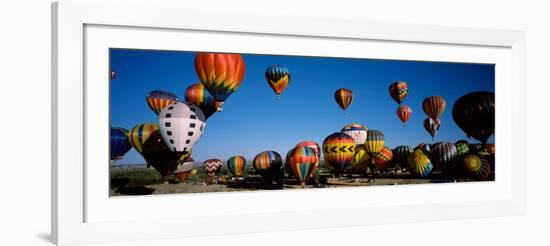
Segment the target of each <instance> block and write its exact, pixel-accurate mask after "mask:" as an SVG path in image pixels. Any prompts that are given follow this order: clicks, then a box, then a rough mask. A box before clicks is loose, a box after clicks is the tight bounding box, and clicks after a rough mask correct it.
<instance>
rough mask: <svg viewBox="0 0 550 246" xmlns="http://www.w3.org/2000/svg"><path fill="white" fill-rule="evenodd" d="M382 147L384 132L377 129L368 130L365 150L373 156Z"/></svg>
mask: <svg viewBox="0 0 550 246" xmlns="http://www.w3.org/2000/svg"><path fill="white" fill-rule="evenodd" d="M382 147H384V134H383V133H382V132H381V131H379V130H368V131H367V140H366V141H365V150H366V151H367V153H369V154H370V155H371V156H375V155H376V154H377V153H378V152H380V150H381V149H382Z"/></svg>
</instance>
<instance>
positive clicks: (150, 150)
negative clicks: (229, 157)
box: [141, 131, 191, 176]
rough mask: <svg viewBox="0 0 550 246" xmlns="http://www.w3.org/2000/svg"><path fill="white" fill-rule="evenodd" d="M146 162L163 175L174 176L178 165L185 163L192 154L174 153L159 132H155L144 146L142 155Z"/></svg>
mask: <svg viewBox="0 0 550 246" xmlns="http://www.w3.org/2000/svg"><path fill="white" fill-rule="evenodd" d="M141 154H142V155H143V158H145V161H147V163H148V164H149V165H151V166H152V167H154V168H155V169H156V170H157V171H158V172H159V173H160V174H161V175H163V176H166V175H170V174H172V173H173V172H174V171H175V170H176V168H177V167H178V164H180V163H183V162H184V161H185V160H186V159H187V157H189V156H190V155H191V152H174V151H172V150H171V149H170V148H169V147H168V146H167V145H166V144H165V143H164V141H163V140H162V136H161V134H160V132H159V131H155V132H153V133H152V134H151V136H150V137H149V138H147V140H146V141H145V143H144V144H143V152H142V153H141Z"/></svg>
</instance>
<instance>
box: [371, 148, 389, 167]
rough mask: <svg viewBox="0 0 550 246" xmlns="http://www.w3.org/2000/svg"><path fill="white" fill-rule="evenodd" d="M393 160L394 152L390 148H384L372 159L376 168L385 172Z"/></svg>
mask: <svg viewBox="0 0 550 246" xmlns="http://www.w3.org/2000/svg"><path fill="white" fill-rule="evenodd" d="M392 160H393V152H392V150H391V149H390V148H388V147H386V146H384V147H382V149H380V151H379V152H378V153H377V154H376V155H374V156H373V157H372V163H373V166H374V168H376V169H378V170H379V171H385V170H386V169H388V167H390V164H391V162H392Z"/></svg>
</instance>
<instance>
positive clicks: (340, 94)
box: [334, 88, 353, 112]
mask: <svg viewBox="0 0 550 246" xmlns="http://www.w3.org/2000/svg"><path fill="white" fill-rule="evenodd" d="M334 100H336V103H338V105H339V106H340V107H341V108H342V109H343V110H344V112H345V111H346V109H348V107H349V105H350V104H351V103H352V102H353V92H352V91H351V90H350V89H346V88H340V89H338V90H336V92H334Z"/></svg>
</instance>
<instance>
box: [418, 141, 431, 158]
mask: <svg viewBox="0 0 550 246" xmlns="http://www.w3.org/2000/svg"><path fill="white" fill-rule="evenodd" d="M417 149H419V150H421V151H422V152H424V154H425V155H426V156H430V152H431V150H430V145H429V144H427V143H421V144H418V145H417V146H416V147H415V148H414V150H417Z"/></svg>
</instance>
